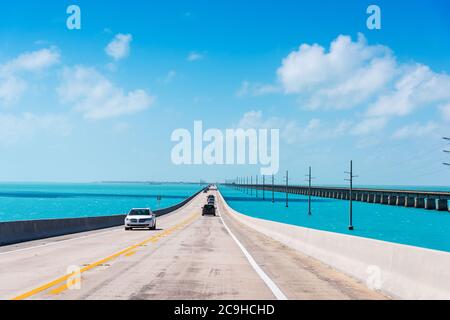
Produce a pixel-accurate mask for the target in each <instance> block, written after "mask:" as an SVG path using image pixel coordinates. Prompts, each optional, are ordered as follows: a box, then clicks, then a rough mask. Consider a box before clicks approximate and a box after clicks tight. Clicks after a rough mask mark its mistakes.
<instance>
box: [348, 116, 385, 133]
mask: <svg viewBox="0 0 450 320" xmlns="http://www.w3.org/2000/svg"><path fill="white" fill-rule="evenodd" d="M386 124H387V119H386V118H384V117H378V118H364V119H362V120H361V121H360V122H358V123H357V124H356V125H355V126H354V128H353V129H352V130H351V133H352V134H354V135H367V134H371V133H373V132H376V131H380V130H382V129H383V128H384V127H385V126H386Z"/></svg>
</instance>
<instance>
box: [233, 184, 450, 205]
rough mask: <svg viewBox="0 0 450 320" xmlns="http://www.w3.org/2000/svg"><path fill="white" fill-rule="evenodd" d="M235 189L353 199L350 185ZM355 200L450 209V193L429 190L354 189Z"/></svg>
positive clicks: (245, 187) (267, 186)
mask: <svg viewBox="0 0 450 320" xmlns="http://www.w3.org/2000/svg"><path fill="white" fill-rule="evenodd" d="M228 186H232V187H235V188H242V189H255V190H256V189H257V190H263V189H264V190H265V191H270V192H271V191H272V190H274V191H275V192H282V193H285V192H288V193H290V194H301V195H311V196H315V197H322V198H334V199H341V200H349V199H350V190H349V188H342V187H320V186H315V187H311V188H309V187H308V186H288V187H286V186H285V185H274V186H272V185H264V186H263V185H257V184H248V185H247V184H228ZM351 197H352V200H354V201H363V202H369V203H378V204H385V205H395V206H405V207H414V208H418V209H428V210H439V211H449V210H450V207H449V204H448V202H449V200H450V192H446V191H426V190H401V189H369V188H353V189H352V193H351Z"/></svg>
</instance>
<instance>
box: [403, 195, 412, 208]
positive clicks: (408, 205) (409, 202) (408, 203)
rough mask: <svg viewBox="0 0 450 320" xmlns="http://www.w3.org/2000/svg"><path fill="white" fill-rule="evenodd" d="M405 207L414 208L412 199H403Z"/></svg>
mask: <svg viewBox="0 0 450 320" xmlns="http://www.w3.org/2000/svg"><path fill="white" fill-rule="evenodd" d="M405 207H414V198H413V197H405Z"/></svg>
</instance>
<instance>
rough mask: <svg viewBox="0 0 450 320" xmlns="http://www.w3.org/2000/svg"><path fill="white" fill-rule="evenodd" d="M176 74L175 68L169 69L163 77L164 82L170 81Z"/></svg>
mask: <svg viewBox="0 0 450 320" xmlns="http://www.w3.org/2000/svg"><path fill="white" fill-rule="evenodd" d="M176 76H177V72H176V71H175V70H170V71H169V72H168V73H167V74H166V76H165V77H164V79H163V82H164V83H166V84H167V83H170V82H172V81H173V80H174V79H175V78H176Z"/></svg>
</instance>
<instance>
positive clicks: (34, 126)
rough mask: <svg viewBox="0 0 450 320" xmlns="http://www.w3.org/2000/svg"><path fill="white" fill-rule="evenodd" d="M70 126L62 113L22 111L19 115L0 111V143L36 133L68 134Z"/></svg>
mask: <svg viewBox="0 0 450 320" xmlns="http://www.w3.org/2000/svg"><path fill="white" fill-rule="evenodd" d="M70 131H71V126H70V124H69V121H68V119H67V118H66V117H65V116H63V115H56V114H45V115H36V114H32V113H23V114H20V115H12V114H4V113H0V144H2V145H11V144H14V143H16V142H18V141H20V140H22V139H26V138H30V137H33V136H35V135H36V134H38V133H47V134H52V135H54V134H56V135H62V136H65V135H68V134H69V133H70Z"/></svg>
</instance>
